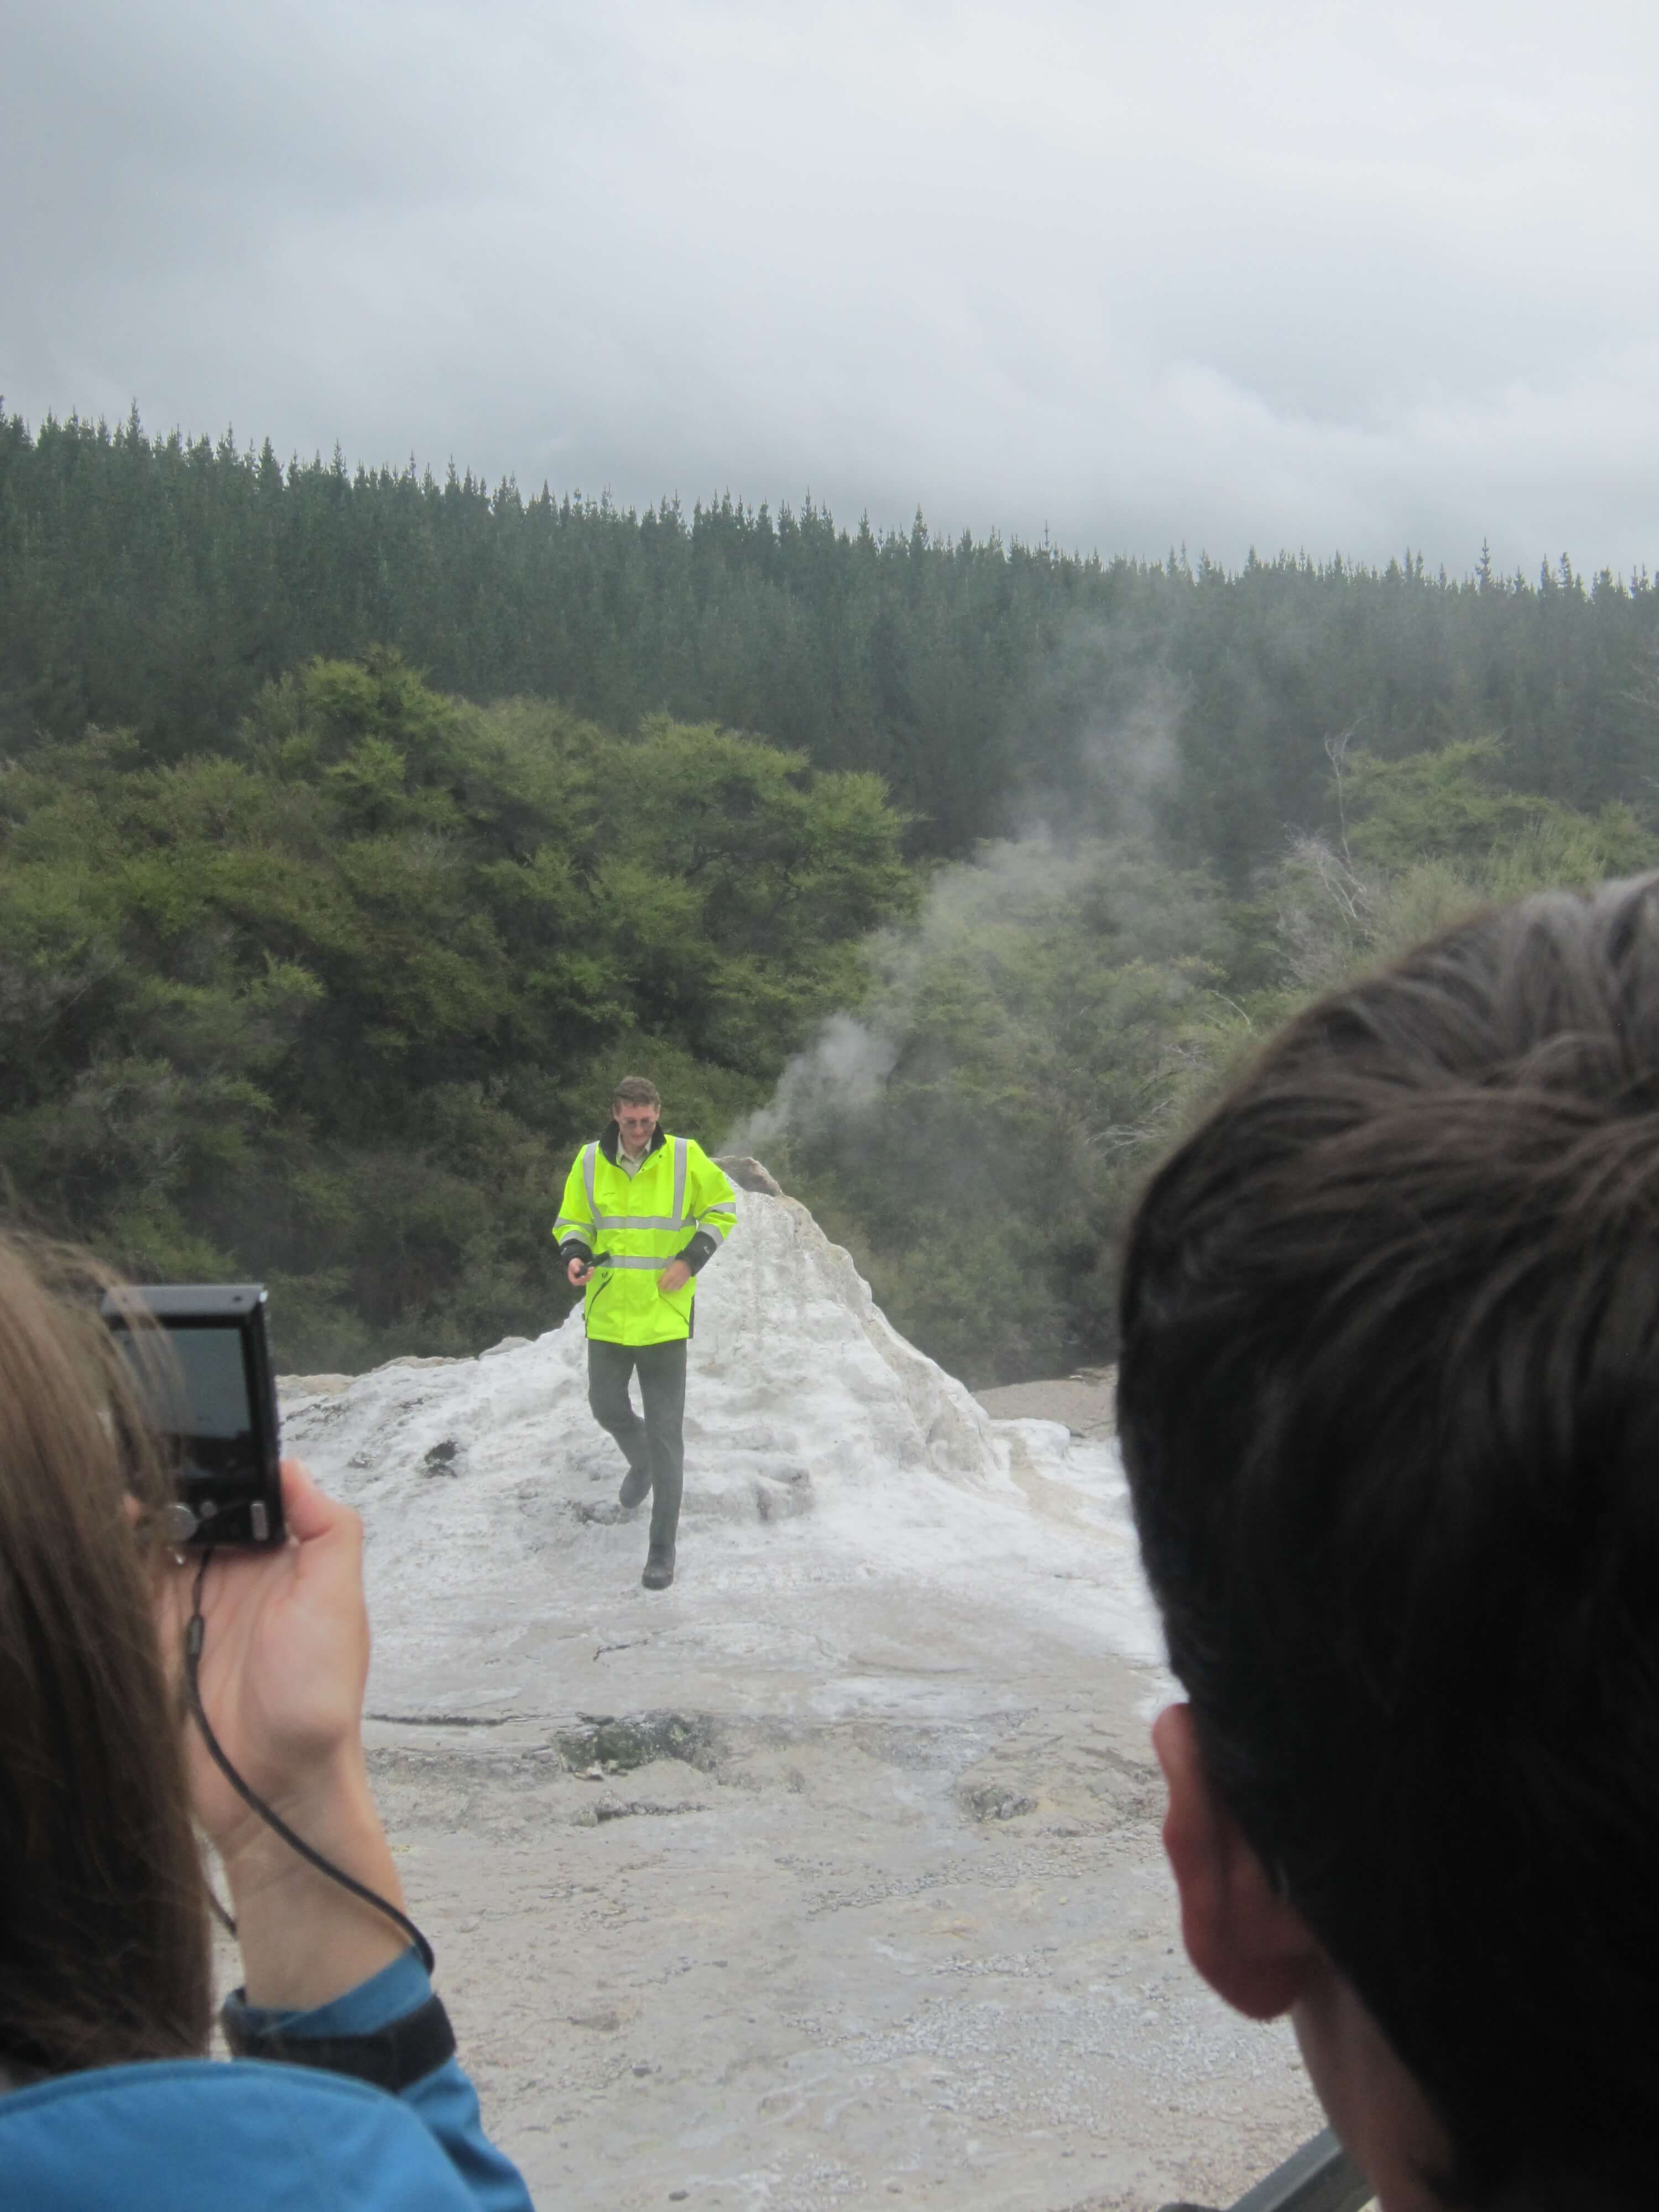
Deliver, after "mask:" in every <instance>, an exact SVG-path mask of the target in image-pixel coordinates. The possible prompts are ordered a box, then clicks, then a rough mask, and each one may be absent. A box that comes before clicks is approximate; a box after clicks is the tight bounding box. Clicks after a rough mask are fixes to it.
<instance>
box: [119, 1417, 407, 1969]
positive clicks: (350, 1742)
mask: <svg viewBox="0 0 1659 2212" xmlns="http://www.w3.org/2000/svg"><path fill="white" fill-rule="evenodd" d="M282 1504H283V1516H284V1518H285V1521H286V1523H287V1527H288V1532H289V1541H287V1542H286V1543H285V1544H283V1545H282V1546H281V1547H268V1548H265V1549H263V1550H260V1549H255V1548H252V1547H249V1548H246V1549H241V1550H238V1551H234V1552H227V1553H222V1554H221V1555H219V1556H217V1557H216V1558H215V1559H214V1560H213V1561H212V1562H211V1565H210V1569H209V1571H208V1572H207V1573H206V1575H205V1576H204V1577H202V1578H201V1594H200V1600H199V1602H200V1607H201V1613H202V1617H203V1620H204V1624H205V1632H204V1638H203V1642H202V1649H201V1661H200V1668H199V1672H198V1675H197V1686H198V1689H199V1692H200V1695H201V1700H202V1705H203V1709H204V1711H205V1712H206V1714H207V1716H208V1718H209V1720H210V1723H211V1725H212V1729H213V1732H214V1735H215V1737H216V1740H217V1741H218V1743H219V1746H220V1747H221V1749H222V1751H223V1753H224V1754H225V1757H226V1758H227V1759H228V1761H229V1762H230V1764H231V1765H232V1766H234V1768H235V1770H236V1771H237V1772H238V1773H239V1774H240V1776H241V1777H242V1778H243V1779H244V1781H245V1782H246V1784H247V1785H248V1787H249V1788H250V1789H251V1790H253V1791H254V1792H255V1793H256V1794H257V1795H258V1796H259V1797H261V1798H262V1799H263V1800H264V1802H265V1804H266V1805H267V1806H269V1808H270V1810H271V1811H273V1812H274V1813H276V1814H277V1815H278V1817H279V1818H280V1819H281V1820H283V1821H284V1822H286V1823H287V1825H288V1826H289V1827H290V1828H292V1829H294V1830H295V1832H297V1833H299V1834H300V1835H301V1836H302V1837H303V1838H305V1840H306V1841H307V1843H308V1844H310V1845H311V1846H312V1847H313V1849H314V1850H317V1851H319V1852H320V1853H321V1854H322V1855H323V1856H324V1857H326V1858H327V1859H328V1860H330V1861H331V1863H332V1864H333V1865H334V1866H335V1867H336V1868H337V1869H339V1871H341V1872H343V1873H344V1874H347V1875H350V1876H351V1877H352V1878H353V1880H354V1881H358V1882H361V1883H362V1884H363V1885H364V1886H365V1887H368V1888H369V1889H372V1890H374V1891H375V1892H376V1893H378V1894H379V1895H380V1897H381V1898H383V1899H386V1901H387V1902H388V1903H390V1904H392V1905H397V1906H398V1908H399V1909H401V1908H402V1905H403V1893H402V1890H401V1888H400V1887H399V1884H398V1874H397V1868H396V1865H395V1863H394V1862H393V1860H392V1853H391V1849H390V1847H389V1845H388V1844H387V1843H386V1833H385V1831H384V1829H383V1828H382V1826H381V1825H380V1815H379V1814H378V1813H377V1812H376V1810H375V1808H374V1797H373V1795H372V1793H371V1791H370V1789H369V1783H368V1769H367V1766H366V1764H365V1761H364V1757H363V1747H362V1704H363V1691H364V1686H365V1685H366V1683H367V1680H368V1645H369V1640H368V1614H367V1612H366V1610H365V1607H364V1603H363V1585H362V1524H361V1523H360V1522H359V1521H358V1518H357V1516H356V1514H355V1513H353V1512H352V1511H351V1510H349V1508H348V1507H346V1506H343V1505H341V1504H338V1503H337V1501H336V1500H335V1499H333V1498H328V1497H325V1495H324V1493H323V1492H321V1491H320V1490H319V1489H318V1487H317V1486H316V1484H315V1483H314V1482H313V1480H311V1477H310V1476H309V1475H308V1474H307V1473H306V1471H305V1469H304V1468H302V1467H301V1466H300V1464H299V1463H298V1462H297V1461H295V1460H284V1461H283V1463H282ZM197 1573H198V1570H197V1567H196V1565H195V1564H194V1563H187V1564H186V1565H185V1567H184V1568H182V1569H180V1570H179V1571H178V1572H176V1573H175V1574H173V1575H171V1576H170V1577H168V1583H167V1589H166V1590H165V1591H164V1593H163V1605H164V1608H165V1617H166V1620H167V1628H168V1634H167V1639H166V1640H167V1643H168V1644H169V1646H170V1647H171V1648H173V1649H178V1648H179V1645H180V1644H181V1642H182V1639H183V1638H184V1636H185V1632H186V1626H187V1623H188V1621H189V1619H190V1615H191V1610H192V1606H191V1599H192V1595H193V1589H192V1585H193V1584H194V1583H196V1581H197ZM185 1756H186V1763H187V1765H188V1770H189V1774H190V1783H191V1797H192V1800H193V1802H194V1804H195V1807H196V1812H197V1818H198V1820H200V1821H201V1824H202V1826H203V1827H204V1830H205V1831H206V1832H207V1835H208V1837H209V1839H210V1842H211V1843H212V1844H213V1845H214V1848H215V1849H216V1850H217V1852H218V1854H219V1857H220V1859H221V1861H222V1863H223V1866H224V1869H225V1877H226V1880H227V1881H228V1883H229V1885H230V1889H231V1895H232V1899H233V1901H234V1910H235V1915H236V1922H237V1940H238V1942H239V1943H240V1946H241V1951H242V1959H243V1964H244V1966H245V1969H246V1987H247V1993H248V1996H249V1999H250V2001H251V2002H253V2003H256V2004H261V2005H270V2006H279V2007H284V2008H294V2009H303V2008H307V2007H309V2006H312V2005H316V2004H320V2003H324V2002H326V2001H327V2000H328V1999H329V1998H330V1997H331V1996H337V1995H338V1994H340V1993H341V1992H342V1991H343V1990H347V1989H349V1988H351V1987H353V1986H354V1985H355V1984H357V1983H358V1982H361V1981H363V1980H365V1979H366V1978H368V1976H369V1975H370V1974H373V1973H376V1972H379V1971H380V1968H381V1967H382V1966H387V1965H389V1964H390V1963H391V1961H392V1960H393V1959H395V1958H397V1957H398V1955H399V1954H400V1953H401V1952H402V1951H403V1950H404V1948H406V1946H407V1942H408V1937H407V1936H406V1935H404V1933H403V1932H401V1931H400V1929H398V1926H397V1924H396V1923H393V1922H392V1921H391V1920H388V1919H387V1918H386V1917H385V1916H384V1915H383V1913H381V1912H380V1911H375V1910H374V1909H372V1908H371V1907H369V1906H368V1905H364V1904H363V1903H362V1902H361V1901H360V1900H358V1899H356V1898H354V1897H353V1896H351V1895H350V1894H349V1893H348V1892H347V1891H345V1890H343V1889H342V1888H341V1887H339V1885H338V1883H337V1881H336V1880H335V1879H334V1878H332V1877H331V1876H327V1875H323V1874H321V1873H319V1871H318V1870H317V1869H316V1868H315V1867H313V1866H312V1865H310V1864H308V1863H307V1861H306V1860H304V1859H302V1858H301V1857H298V1856H296V1855H295V1852H294V1851H293V1850H291V1849H290V1847H289V1844H287V1843H286V1842H284V1841H283V1838H282V1837H281V1836H280V1835H279V1834H278V1833H277V1832H276V1831H275V1830H273V1829H272V1828H271V1827H270V1826H269V1825H268V1824H267V1822H266V1820H264V1817H263V1816H262V1815H261V1814H258V1813H256V1812H255V1811H254V1810H253V1809H252V1808H251V1807H250V1806H249V1805H248V1804H247V1802H246V1801H245V1800H244V1799H243V1797H242V1796H240V1794H239V1793H238V1792H237V1791H236V1790H235V1789H234V1786H233V1785H232V1784H231V1783H230V1782H229V1781H228V1779H227V1778H226V1777H225V1775H224V1773H223V1772H222V1769H221V1768H220V1766H219V1765H217V1763H216V1761H215V1760H214V1759H213V1758H212V1757H211V1755H210V1752H209V1750H208V1747H207V1745H206V1743H205V1742H204V1740H203V1739H202V1737H201V1736H200V1735H199V1734H198V1733H197V1731H196V1730H194V1729H192V1730H191V1731H190V1732H189V1735H188V1736H187V1739H186V1752H185Z"/></svg>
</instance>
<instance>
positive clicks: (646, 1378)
mask: <svg viewBox="0 0 1659 2212" xmlns="http://www.w3.org/2000/svg"><path fill="white" fill-rule="evenodd" d="M685 1345H686V1340H685V1339H684V1337H683V1336H677V1337H674V1338H672V1339H671V1340H670V1341H669V1342H668V1343H666V1344H607V1343H606V1342H605V1340H604V1339H603V1338H601V1337H597V1336H590V1337H589V1338H588V1340H587V1402H588V1404H589V1406H590V1407H592V1412H593V1418H594V1419H595V1420H596V1421H597V1422H598V1423H599V1426H600V1427H601V1428H602V1429H608V1430H609V1431H610V1432H611V1435H612V1436H613V1437H615V1438H616V1439H617V1443H619V1444H620V1445H621V1446H622V1448H623V1457H624V1458H625V1459H626V1460H627V1462H628V1464H629V1468H630V1469H631V1470H632V1472H633V1473H634V1474H643V1473H647V1472H648V1473H649V1474H650V1477H651V1549H652V1550H653V1552H659V1551H672V1549H673V1547H674V1536H675V1532H676V1530H677V1529H678V1527H679V1524H680V1492H681V1490H682V1488H683V1487H684V1482H685V1439H684V1435H683V1434H682V1430H683V1428H684V1419H685ZM635 1368H637V1369H638V1370H639V1376H640V1398H641V1402H642V1403H643V1405H644V1407H645V1419H643V1420H641V1419H640V1417H639V1415H638V1414H637V1413H635V1411H634V1407H633V1404H632V1402H631V1401H630V1400H629V1395H628V1383H629V1376H631V1375H632V1374H633V1373H634V1370H635Z"/></svg>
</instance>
